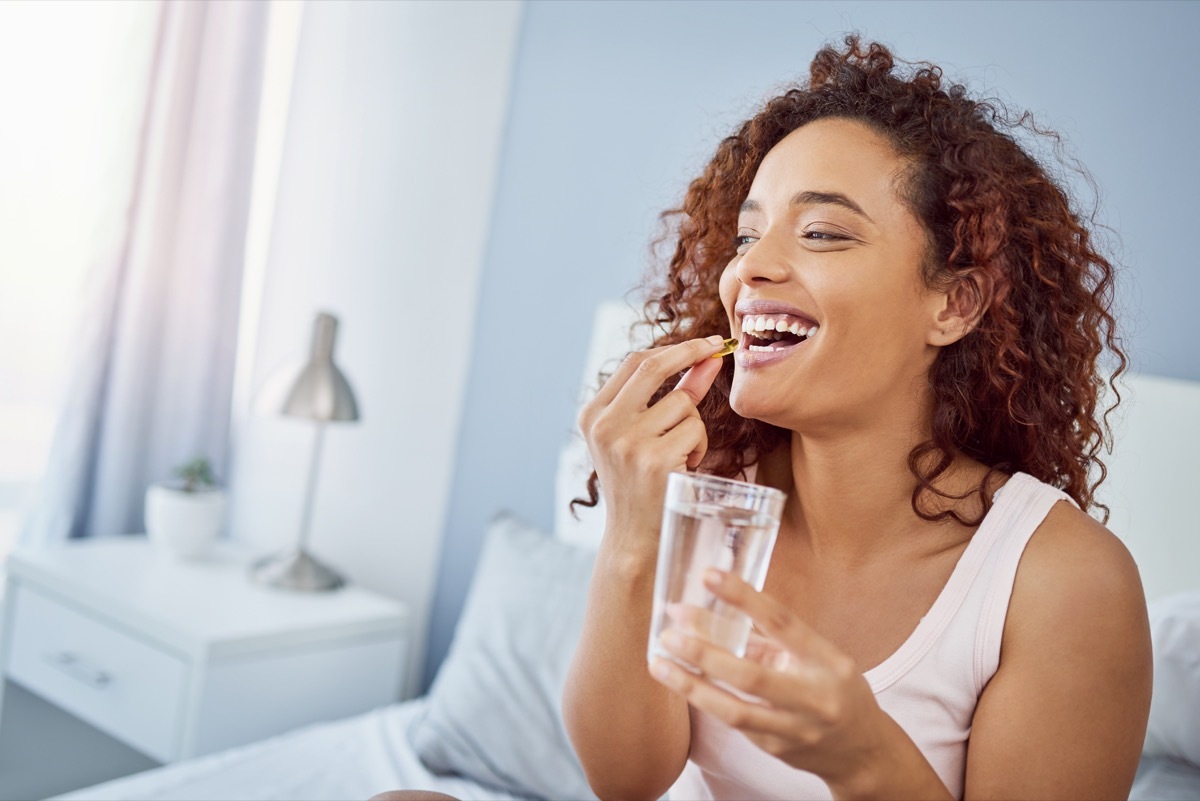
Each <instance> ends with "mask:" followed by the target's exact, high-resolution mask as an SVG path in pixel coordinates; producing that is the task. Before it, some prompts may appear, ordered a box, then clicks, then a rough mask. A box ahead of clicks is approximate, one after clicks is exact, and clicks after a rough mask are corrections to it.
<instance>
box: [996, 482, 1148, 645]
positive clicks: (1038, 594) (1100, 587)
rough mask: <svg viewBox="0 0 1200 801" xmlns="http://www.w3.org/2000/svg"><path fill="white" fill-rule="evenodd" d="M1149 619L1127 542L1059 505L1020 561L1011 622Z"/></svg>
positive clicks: (1036, 623)
mask: <svg viewBox="0 0 1200 801" xmlns="http://www.w3.org/2000/svg"><path fill="white" fill-rule="evenodd" d="M1114 614H1116V615H1117V616H1118V619H1117V620H1113V619H1112V616H1113V615H1114ZM1145 616H1146V602H1145V594H1144V592H1143V589H1142V581H1141V577H1140V576H1139V575H1138V569H1137V564H1136V563H1135V562H1134V561H1133V557H1132V556H1131V555H1130V553H1129V549H1128V548H1126V547H1125V544H1124V543H1123V542H1121V540H1120V539H1118V538H1117V536H1116V535H1115V534H1113V533H1112V532H1111V531H1109V530H1108V528H1106V527H1105V526H1104V525H1103V524H1102V523H1100V522H1099V521H1098V520H1096V519H1095V518H1093V517H1091V516H1090V515H1088V514H1086V513H1084V512H1082V511H1080V510H1079V509H1077V508H1076V507H1074V506H1072V505H1071V504H1069V503H1065V502H1060V503H1057V504H1055V505H1054V507H1053V508H1052V509H1051V510H1050V513H1049V514H1048V515H1047V516H1046V519H1045V520H1044V521H1043V522H1042V524H1041V526H1039V527H1038V530H1037V531H1036V532H1035V533H1034V535H1033V537H1032V538H1031V539H1030V541H1029V544H1028V545H1027V546H1026V548H1025V553H1024V554H1023V555H1022V557H1021V562H1020V565H1019V567H1018V568H1017V576H1016V581H1015V583H1014V586H1013V597H1012V601H1011V603H1010V605H1009V618H1010V622H1011V623H1013V624H1016V625H1017V626H1025V624H1028V626H1026V627H1027V628H1033V629H1036V628H1038V627H1039V625H1053V626H1055V627H1056V628H1057V626H1058V625H1059V624H1061V623H1062V622H1064V621H1070V622H1072V623H1083V622H1084V621H1088V620H1095V619H1096V618H1108V619H1109V620H1110V621H1111V622H1113V623H1117V622H1121V621H1124V622H1125V623H1126V624H1131V625H1137V624H1138V622H1139V621H1140V622H1142V623H1144V622H1145ZM1011 628H1013V627H1012V626H1008V627H1006V630H1007V629H1011ZM1059 632H1060V633H1061V629H1059ZM1006 633H1007V631H1006ZM1031 633H1032V632H1031ZM1006 639H1007V637H1006Z"/></svg>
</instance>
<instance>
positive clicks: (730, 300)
mask: <svg viewBox="0 0 1200 801" xmlns="http://www.w3.org/2000/svg"><path fill="white" fill-rule="evenodd" d="M718 292H719V294H720V296H721V305H722V306H724V307H725V314H726V315H727V316H728V317H729V319H730V320H732V319H733V306H734V304H735V303H737V293H738V280H737V276H735V275H734V274H733V262H730V263H729V264H728V265H727V266H726V267H725V271H724V272H722V273H721V283H720V286H719V289H718Z"/></svg>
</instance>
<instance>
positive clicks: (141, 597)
mask: <svg viewBox="0 0 1200 801" xmlns="http://www.w3.org/2000/svg"><path fill="white" fill-rule="evenodd" d="M250 556H251V554H250V553H248V552H246V551H244V550H243V549H242V548H240V547H239V546H237V545H234V544H232V543H223V544H222V545H221V547H220V548H218V549H216V550H215V551H214V553H213V554H212V555H211V556H208V557H206V558H203V559H200V560H196V561H189V562H182V561H177V560H175V559H173V558H171V557H170V556H168V555H167V554H164V553H162V552H160V551H159V550H157V549H155V548H152V547H151V545H150V544H149V543H148V542H147V541H146V538H145V537H140V536H137V537H134V536H131V537H118V538H105V539H98V540H80V541H73V542H70V543H67V544H64V545H62V546H59V547H55V548H46V549H36V550H35V549H26V550H17V551H15V552H13V554H12V555H11V556H10V557H9V559H8V565H7V572H8V583H7V591H6V594H5V600H4V618H3V629H2V631H0V665H2V666H3V671H4V674H5V675H6V676H7V677H8V678H10V679H12V680H14V681H16V682H18V683H20V684H21V685H23V686H24V687H26V688H28V689H29V690H31V691H33V692H35V693H37V694H38V695H40V696H42V697H44V698H45V699H47V700H48V701H50V702H52V703H54V704H56V705H58V706H59V707H62V708H63V709H65V710H67V711H69V712H71V713H72V714H74V715H76V716H78V717H80V718H83V719H84V720H86V721H88V722H89V723H91V724H92V725H94V726H96V727H97V728H100V729H102V730H104V731H106V732H108V733H109V734H111V735H112V736H113V737H116V738H117V739H119V740H122V741H124V742H126V743H128V744H129V745H131V746H133V747H134V748H137V749H138V750H140V751H143V752H145V753H146V754H148V755H150V756H152V757H154V758H155V759H159V760H162V761H164V762H169V761H173V760H177V759H182V758H185V757H190V756H195V755H197V754H203V753H208V752H210V751H216V750H219V749H222V748H228V747H230V746H234V745H241V744H243V743H248V742H251V741H253V740H258V739H261V738H264V737H267V736H270V735H273V734H279V733H281V732H284V731H287V730H288V729H292V728H295V727H297V726H301V725H304V724H306V723H312V722H315V721H321V720H332V719H335V718H340V717H346V716H349V715H353V714H357V713H359V712H365V711H367V710H369V709H373V708H375V707H377V706H381V705H384V704H388V703H391V702H393V701H395V700H397V699H398V698H399V696H400V690H401V687H403V683H404V678H405V677H404V675H403V670H404V665H405V664H406V663H407V650H408V647H409V621H408V612H407V609H406V608H405V606H404V605H403V604H400V603H399V602H396V601H393V600H391V599H388V598H384V597H382V596H379V595H376V594H374V593H370V592H367V591H365V590H362V589H359V588H356V587H352V586H351V587H345V588H343V589H341V590H338V591H336V592H332V593H312V594H305V593H290V592H287V591H283V590H275V589H270V588H266V587H261V586H258V585H256V584H253V583H251V582H250V581H249V579H248V578H247V576H246V565H247V564H248V561H249V559H250Z"/></svg>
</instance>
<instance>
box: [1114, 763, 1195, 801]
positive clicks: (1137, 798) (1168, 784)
mask: <svg viewBox="0 0 1200 801" xmlns="http://www.w3.org/2000/svg"><path fill="white" fill-rule="evenodd" d="M1198 798H1200V767H1197V766H1195V765H1190V764H1188V763H1187V762H1180V761H1177V760H1174V759H1168V758H1166V757H1152V756H1143V757H1142V761H1141V762H1140V763H1139V764H1138V772H1137V777H1136V778H1135V779H1134V780H1133V790H1132V791H1131V792H1130V793H1129V799H1130V801H1196V799H1198Z"/></svg>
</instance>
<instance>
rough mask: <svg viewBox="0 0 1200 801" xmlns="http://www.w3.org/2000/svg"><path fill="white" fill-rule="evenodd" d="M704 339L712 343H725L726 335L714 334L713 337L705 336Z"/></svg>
mask: <svg viewBox="0 0 1200 801" xmlns="http://www.w3.org/2000/svg"><path fill="white" fill-rule="evenodd" d="M704 341H705V342H707V343H708V344H710V345H724V344H725V337H723V336H721V335H720V334H713V335H712V336H711V337H705V338H704Z"/></svg>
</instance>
